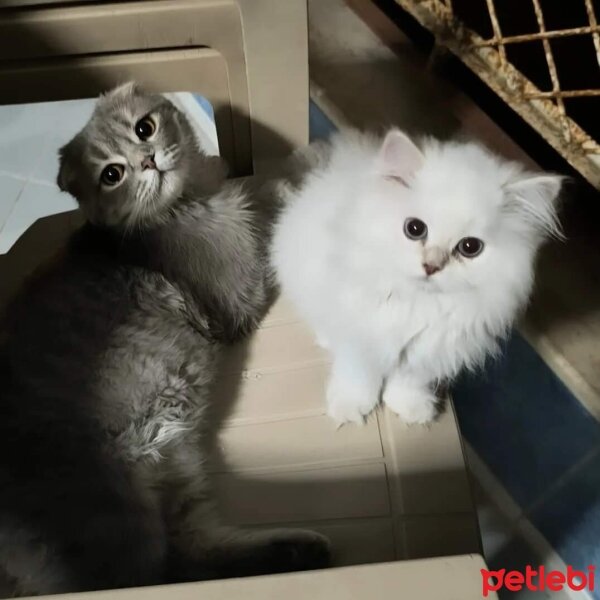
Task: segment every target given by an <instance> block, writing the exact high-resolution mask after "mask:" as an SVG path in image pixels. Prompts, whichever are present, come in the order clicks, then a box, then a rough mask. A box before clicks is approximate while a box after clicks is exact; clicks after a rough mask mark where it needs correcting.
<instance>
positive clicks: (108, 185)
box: [0, 85, 329, 595]
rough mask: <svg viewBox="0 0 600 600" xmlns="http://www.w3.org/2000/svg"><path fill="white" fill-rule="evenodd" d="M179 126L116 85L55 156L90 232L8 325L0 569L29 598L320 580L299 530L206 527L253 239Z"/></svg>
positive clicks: (321, 550)
mask: <svg viewBox="0 0 600 600" xmlns="http://www.w3.org/2000/svg"><path fill="white" fill-rule="evenodd" d="M223 175H224V173H223V169H222V167H221V166H220V163H219V162H215V160H213V159H209V158H208V157H206V156H204V155H202V154H201V153H200V152H199V150H198V149H197V145H196V141H195V139H194V135H193V133H192V131H191V128H190V126H189V124H188V123H187V121H186V119H185V117H184V116H183V115H182V114H181V113H179V112H178V111H177V109H175V108H174V106H173V105H172V104H171V103H170V102H168V101H167V100H166V99H165V98H163V97H162V96H157V95H145V94H144V93H142V92H141V91H140V90H138V89H137V88H136V87H135V86H133V85H127V86H124V87H121V88H117V89H116V90H114V91H113V92H110V93H109V94H107V95H105V96H103V97H102V98H101V99H100V100H99V101H98V104H97V107H96V109H95V112H94V114H93V116H92V117H91V119H90V121H89V122H88V124H87V125H86V126H85V127H84V129H83V130H82V131H81V132H80V133H79V134H78V135H77V136H76V137H75V138H74V139H73V140H72V141H71V142H70V143H69V144H67V145H66V146H65V147H64V148H63V149H62V150H61V168H60V173H59V176H58V182H59V185H60V186H61V188H62V189H63V190H66V191H69V192H70V193H71V194H73V195H74V196H75V197H76V198H77V200H78V201H79V203H80V205H81V208H82V210H83V213H84V215H85V216H86V218H87V220H88V223H87V224H86V225H85V226H84V227H83V228H82V229H81V230H80V231H78V232H76V234H75V235H74V236H73V237H72V239H71V240H70V243H69V245H68V247H67V248H66V251H65V252H64V254H62V255H61V256H60V257H59V258H58V259H57V261H56V262H55V264H53V265H52V266H50V267H48V268H46V269H45V270H44V272H42V273H39V274H38V275H37V276H36V277H35V278H34V279H33V280H32V281H31V282H30V283H29V284H28V285H27V286H26V289H24V290H23V291H22V293H21V294H20V296H19V297H18V298H17V299H16V300H15V301H14V302H13V303H12V305H11V306H10V307H9V309H8V314H7V316H6V319H5V321H4V324H3V326H2V329H3V330H4V333H5V336H4V340H3V341H2V342H1V343H0V377H1V380H2V391H1V392H0V490H1V491H0V569H2V570H3V571H4V572H5V574H6V575H7V576H8V577H10V579H11V580H12V581H13V583H14V585H15V590H16V592H15V593H16V594H18V595H34V594H50V593H64V592H71V591H78V590H91V589H102V588H117V587H125V586H137V585H147V584H154V583H161V582H166V581H181V580H192V579H204V578H215V577H228V576H240V575H252V574H260V573H267V572H275V571H288V570H297V569H309V568H319V567H323V566H326V565H327V564H328V561H329V546H328V542H327V540H326V539H325V538H323V537H322V536H320V535H318V534H316V533H313V532H310V531H304V530H283V529H280V530H265V531H245V530H240V529H236V528H231V527H225V526H223V525H222V524H221V523H220V522H219V520H218V518H217V515H216V512H215V507H214V505H213V502H212V499H211V492H210V489H209V485H208V483H207V475H206V472H205V466H204V465H205V460H206V451H205V450H204V449H203V448H204V447H205V446H204V443H205V442H206V440H207V439H209V438H210V437H211V436H210V435H209V434H210V433H211V432H210V431H209V429H210V426H209V425H208V419H207V414H206V413H207V409H208V408H210V402H209V394H210V390H211V386H212V384H213V380H214V378H215V374H216V367H217V364H218V361H219V358H220V356H221V355H222V352H223V349H224V347H225V345H226V344H227V343H229V342H231V341H233V340H236V339H238V338H240V337H241V336H243V335H244V334H246V333H248V332H250V331H252V330H253V329H254V327H255V326H256V324H257V322H258V320H259V319H260V317H261V315H262V313H263V312H264V310H265V308H266V306H267V299H268V291H269V290H268V283H267V282H268V276H267V274H266V261H265V260H264V256H263V253H264V251H265V248H264V246H265V243H266V242H265V239H264V236H263V235H262V234H264V233H265V232H264V231H261V230H260V228H259V227H258V225H257V223H256V221H257V219H256V213H255V212H253V210H252V209H251V207H250V205H249V200H248V198H247V197H246V195H245V193H244V192H243V191H242V189H241V188H240V186H238V185H235V184H230V183H225V182H224V181H223Z"/></svg>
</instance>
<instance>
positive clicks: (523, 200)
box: [503, 175, 566, 239]
mask: <svg viewBox="0 0 600 600" xmlns="http://www.w3.org/2000/svg"><path fill="white" fill-rule="evenodd" d="M565 180H566V177H562V176H560V175H533V176H529V177H526V178H524V179H520V180H518V181H513V182H511V183H507V184H505V185H504V188H503V191H504V194H505V198H506V205H505V209H506V210H507V211H508V212H510V213H515V216H516V217H518V218H519V219H521V220H522V221H523V222H524V224H527V225H529V226H531V227H532V228H534V229H536V230H538V231H539V232H540V233H542V234H545V235H547V236H550V237H555V238H557V239H564V235H563V233H562V229H561V226H560V223H559V221H558V215H557V209H558V206H557V205H558V198H559V194H560V190H561V188H562V185H563V183H564V181H565Z"/></svg>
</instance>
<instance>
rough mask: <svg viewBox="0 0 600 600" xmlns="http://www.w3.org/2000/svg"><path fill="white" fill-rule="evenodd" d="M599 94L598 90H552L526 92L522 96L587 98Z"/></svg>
mask: <svg viewBox="0 0 600 600" xmlns="http://www.w3.org/2000/svg"><path fill="white" fill-rule="evenodd" d="M593 96H600V90H565V91H563V90H557V91H552V92H526V93H524V94H523V98H589V97H593Z"/></svg>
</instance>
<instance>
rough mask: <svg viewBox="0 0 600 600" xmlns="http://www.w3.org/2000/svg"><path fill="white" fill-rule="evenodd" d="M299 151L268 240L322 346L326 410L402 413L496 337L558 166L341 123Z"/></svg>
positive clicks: (408, 416) (547, 225)
mask: <svg viewBox="0 0 600 600" xmlns="http://www.w3.org/2000/svg"><path fill="white" fill-rule="evenodd" d="M309 152H310V153H311V154H310V155H309V156H305V157H304V158H305V159H308V160H309V163H311V164H312V165H313V166H312V169H310V171H309V173H308V175H307V176H306V178H305V179H304V181H303V182H302V184H301V185H300V187H299V188H298V189H293V188H292V186H291V185H290V186H288V187H286V188H285V190H284V192H283V193H284V196H285V198H284V200H285V208H284V210H283V212H282V215H281V217H280V220H279V223H278V225H277V228H276V231H275V236H274V243H273V264H274V267H275V269H276V271H277V273H278V278H279V281H280V283H281V285H282V288H283V291H284V293H285V294H286V295H287V296H288V297H289V298H291V300H292V301H293V302H294V303H295V305H296V307H297V309H298V310H299V312H300V313H301V315H302V316H303V317H304V318H305V319H306V320H307V321H308V323H309V324H310V325H311V326H312V327H313V328H314V330H315V332H316V335H317V338H318V340H319V343H321V344H322V345H324V346H325V347H326V348H328V349H329V350H330V352H331V353H332V355H333V367H332V372H331V377H330V380H329V384H328V389H327V402H328V412H329V414H330V415H331V417H333V418H334V419H335V420H336V421H337V422H338V423H339V424H342V423H345V422H348V421H353V422H358V423H360V422H362V421H363V419H364V417H365V416H366V415H368V414H369V413H370V412H371V411H372V410H373V408H374V407H375V406H376V405H377V403H378V401H379V398H380V394H381V393H382V397H383V401H384V402H385V403H386V404H387V405H388V406H389V407H390V408H391V409H392V410H393V411H395V412H396V413H397V414H398V415H400V417H402V419H403V420H404V421H406V422H407V423H428V422H429V421H431V420H432V419H433V418H434V417H435V414H436V397H435V386H436V384H437V382H439V381H442V380H446V379H448V378H452V377H454V376H455V375H456V374H457V373H458V372H459V370H460V369H461V368H463V367H467V368H473V367H475V366H477V365H480V364H481V363H482V361H483V360H484V358H485V356H486V355H487V354H489V353H493V352H495V351H496V350H497V343H498V340H499V339H501V338H502V337H504V336H506V335H507V333H508V331H509V328H510V326H511V325H512V323H513V321H514V319H515V317H516V315H517V313H518V311H519V309H521V308H522V307H523V306H524V305H525V303H526V302H527V299H528V297H529V294H530V291H531V287H532V282H533V263H534V258H535V254H536V250H537V249H538V247H539V246H540V244H541V243H542V242H543V240H544V239H545V238H546V237H548V236H549V235H555V236H560V229H559V225H558V221H557V217H556V211H555V204H556V198H557V196H558V193H559V190H560V187H561V182H562V178H561V177H559V176H555V175H539V174H534V173H530V172H526V171H525V170H524V169H523V168H521V167H520V166H519V165H517V164H515V163H511V162H507V161H505V160H503V159H501V158H499V157H497V156H494V155H492V154H490V153H489V152H488V151H487V150H485V149H483V148H482V147H480V146H479V145H477V144H474V143H452V142H451V143H440V142H438V141H433V140H429V141H426V142H425V143H424V145H423V148H422V150H419V149H418V148H417V146H415V145H414V144H413V142H412V141H411V140H410V139H409V138H408V137H407V136H406V135H404V134H403V133H402V132H400V131H398V130H392V131H390V132H389V133H388V134H387V136H386V137H385V139H384V140H383V142H381V140H377V139H374V138H371V137H369V136H366V135H362V134H358V133H347V134H345V135H341V136H338V137H337V138H335V139H334V141H333V142H332V144H331V145H329V146H327V147H321V148H320V149H318V148H313V149H311V150H310V151H309Z"/></svg>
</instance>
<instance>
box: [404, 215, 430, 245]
mask: <svg viewBox="0 0 600 600" xmlns="http://www.w3.org/2000/svg"><path fill="white" fill-rule="evenodd" d="M404 235H405V236H406V237H407V238H408V239H409V240H422V239H423V238H424V237H426V236H427V225H425V223H423V221H421V220H420V219H415V218H412V217H411V218H409V219H406V221H404Z"/></svg>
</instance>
